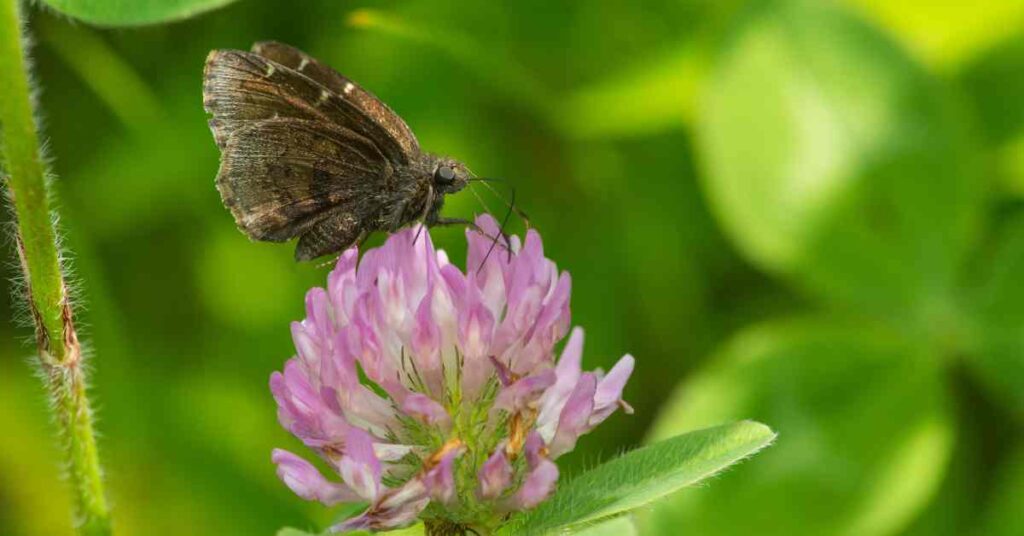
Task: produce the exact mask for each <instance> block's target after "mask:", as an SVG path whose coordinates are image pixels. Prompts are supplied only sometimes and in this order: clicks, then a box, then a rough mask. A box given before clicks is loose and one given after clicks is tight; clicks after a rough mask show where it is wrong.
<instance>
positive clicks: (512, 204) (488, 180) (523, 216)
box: [470, 177, 530, 227]
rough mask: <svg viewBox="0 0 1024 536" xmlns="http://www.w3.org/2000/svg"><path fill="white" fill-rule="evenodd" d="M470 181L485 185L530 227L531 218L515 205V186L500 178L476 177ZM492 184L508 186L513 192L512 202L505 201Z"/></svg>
mask: <svg viewBox="0 0 1024 536" xmlns="http://www.w3.org/2000/svg"><path fill="white" fill-rule="evenodd" d="M470 181H479V182H482V183H484V187H486V188H487V189H488V190H490V191H491V193H493V194H494V196H495V197H497V198H498V199H501V200H502V201H503V202H504V203H505V205H506V206H508V207H509V209H510V210H512V211H514V212H515V213H516V216H519V218H520V219H522V220H523V223H524V224H525V225H526V227H529V226H530V217H529V216H527V215H526V212H523V210H522V209H520V208H519V207H517V206H516V204H515V190H516V189H515V186H512V185H511V184H509V183H508V182H507V181H505V180H504V179H500V178H498V177H476V178H473V179H470ZM492 182H497V183H501V184H504V185H506V186H508V188H509V190H510V191H511V194H512V198H511V200H508V199H505V196H503V195H501V193H500V192H498V191H497V190H495V189H494V187H493V186H491V184H490V183H492Z"/></svg>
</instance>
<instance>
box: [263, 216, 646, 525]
mask: <svg viewBox="0 0 1024 536" xmlns="http://www.w3.org/2000/svg"><path fill="white" fill-rule="evenodd" d="M476 223H477V226H478V227H479V229H480V231H475V230H467V232H466V237H467V240H468V242H469V250H468V260H467V264H468V266H469V268H468V269H467V271H466V272H465V273H463V272H462V271H461V270H459V269H458V268H457V267H455V266H454V265H452V264H450V263H449V262H448V258H447V256H446V255H445V253H444V252H443V251H437V250H435V249H434V247H433V244H432V243H431V241H430V237H429V235H428V234H427V233H422V234H421V233H419V230H418V229H407V230H404V231H401V232H399V233H396V234H394V235H392V236H391V237H390V238H388V240H387V241H386V243H385V244H384V245H383V246H381V247H379V248H376V249H371V250H369V251H367V252H366V253H365V254H364V255H363V258H362V261H361V262H358V266H357V257H358V252H357V251H356V250H355V249H354V248H353V249H350V250H348V251H346V252H345V253H344V254H343V255H342V256H341V258H340V259H339V260H338V264H337V267H336V268H335V269H334V270H333V271H332V272H331V273H330V275H329V276H328V282H327V288H326V289H323V288H314V289H312V290H310V291H309V293H308V294H307V295H306V318H305V319H304V320H303V321H302V322H295V323H293V324H292V337H293V339H294V342H295V349H296V356H295V357H293V358H292V359H290V360H288V362H287V363H285V366H284V370H283V371H282V372H275V373H274V374H273V375H272V376H271V378H270V389H271V391H272V392H273V394H274V398H275V399H276V401H277V405H278V418H279V420H280V422H281V425H282V426H284V427H285V428H287V429H288V430H289V431H291V432H292V433H293V434H294V435H295V436H296V437H298V438H299V439H300V440H302V442H303V443H304V444H305V445H306V446H307V447H309V448H310V449H312V450H313V451H315V452H316V453H317V454H318V455H319V456H320V458H321V459H322V460H323V461H324V462H325V463H326V464H327V465H328V466H330V468H331V469H333V471H334V472H335V473H336V474H337V476H338V477H340V481H331V480H328V479H327V478H325V477H324V476H323V475H322V474H321V473H320V472H319V471H318V470H317V469H316V468H315V467H314V466H313V465H312V464H310V463H309V462H307V461H305V460H303V459H302V458H300V457H298V456H296V455H294V454H292V453H290V452H287V451H284V450H275V451H274V454H273V461H274V463H275V464H276V465H277V473H278V475H279V476H280V478H281V480H282V481H284V483H285V484H286V485H287V486H288V487H289V488H291V489H292V491H294V492H295V493H296V494H297V495H299V496H300V497H302V498H304V499H308V500H317V501H320V502H322V503H324V504H326V505H332V504H336V503H339V502H354V501H366V502H368V503H370V506H369V508H368V509H367V510H366V511H365V512H363V513H362V514H361V515H359V516H357V517H355V518H352V519H349V520H346V521H344V522H342V523H340V524H339V525H337V526H335V527H333V529H334V530H336V531H345V530H356V529H363V530H387V529H391V528H397V527H401V526H404V525H407V524H409V523H411V522H413V521H414V520H416V519H417V518H423V519H425V520H427V522H432V523H440V524H446V525H450V526H456V527H465V528H474V530H476V529H488V528H493V527H494V526H496V525H497V524H499V523H500V520H501V519H502V517H503V516H504V515H505V514H507V513H509V512H512V511H516V510H522V509H527V508H532V507H534V506H536V505H537V504H538V503H540V502H541V501H543V500H544V499H546V498H547V497H548V496H549V495H550V494H551V492H552V490H553V489H554V486H555V483H556V482H557V480H558V467H557V466H556V465H555V463H554V460H555V459H556V458H558V457H559V456H561V455H562V454H565V453H566V452H569V451H571V450H572V449H573V448H574V447H575V445H576V441H577V439H578V438H579V437H580V436H581V435H583V434H585V433H587V432H589V431H590V430H592V429H593V428H594V427H595V426H597V425H598V424H600V423H601V421H603V420H604V419H606V418H607V417H608V416H609V415H610V414H611V413H612V412H614V411H615V409H616V408H619V407H621V408H624V409H625V410H627V411H631V410H630V408H629V406H628V405H627V404H626V403H625V402H623V401H622V399H621V395H622V389H623V387H624V386H625V384H626V380H627V379H628V378H629V375H630V373H631V372H632V370H633V358H632V357H631V356H629V355H627V356H624V357H623V358H622V359H620V360H619V362H618V363H617V364H616V365H615V366H614V367H613V368H612V370H611V371H610V372H609V373H608V374H602V373H601V372H600V371H596V372H583V371H582V370H581V367H580V363H581V356H582V351H583V331H582V330H581V329H579V328H576V329H575V330H573V332H572V334H571V335H570V336H569V340H568V342H567V343H566V344H565V346H564V348H563V349H562V351H561V356H560V357H559V358H558V359H557V360H556V359H555V345H556V343H558V342H559V341H560V340H561V339H562V338H564V337H565V335H566V334H567V332H568V331H569V291H570V278H569V274H568V273H566V272H559V271H558V268H557V267H556V266H555V263H554V262H552V261H551V260H549V259H547V258H546V257H544V251H543V248H542V245H541V240H540V236H539V235H538V234H537V233H536V232H535V231H532V230H531V231H528V232H527V234H526V239H525V241H523V242H521V241H520V240H519V237H512V238H511V239H510V241H509V243H508V249H509V251H507V252H506V251H498V250H495V252H494V254H492V255H488V251H489V250H490V248H491V247H492V243H493V241H492V239H491V238H489V237H488V235H489V236H497V235H498V233H499V230H498V228H497V225H496V224H495V221H494V220H493V219H492V218H491V217H490V216H482V217H480V218H478V219H477V222H476ZM503 249H504V248H503Z"/></svg>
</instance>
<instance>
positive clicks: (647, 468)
mask: <svg viewBox="0 0 1024 536" xmlns="http://www.w3.org/2000/svg"><path fill="white" fill-rule="evenodd" d="M773 439H775V433H774V432H772V431H771V429H770V428H768V427H767V426H765V425H763V424H760V423H756V422H751V421H742V422H738V423H735V424H728V425H724V426H717V427H714V428H708V429H705V430H698V431H696V432H690V433H687V434H683V435H680V436H678V437H673V438H671V439H667V440H665V441H661V442H658V443H655V444H653V445H649V446H646V447H642V448H639V449H636V450H633V451H631V452H628V453H626V454H623V455H622V456H619V457H618V458H615V459H613V460H611V461H609V462H607V463H605V464H602V465H600V466H598V467H596V468H594V469H592V470H590V471H587V472H586V473H583V474H582V475H580V476H579V477H577V478H575V479H573V480H571V481H569V482H568V483H566V484H564V485H562V486H560V487H559V488H558V491H557V492H556V493H555V495H554V496H553V497H551V498H550V499H549V500H547V501H546V502H544V503H542V504H541V505H540V506H539V507H537V509H536V510H534V511H532V512H530V513H529V514H527V515H526V516H525V518H524V519H523V520H522V522H521V524H518V525H516V528H515V530H514V531H513V532H514V533H515V534H545V533H548V532H551V531H555V530H564V529H566V528H571V527H579V526H583V525H587V524H590V523H594V522H595V521H599V520H602V519H606V518H611V517H614V516H618V515H621V514H624V513H626V512H629V511H630V510H633V509H636V508H639V507H641V506H644V505H645V504H647V503H650V502H652V501H654V500H656V499H658V498H661V497H663V496H665V495H667V494H669V493H672V492H673V491H676V490H678V489H680V488H682V487H684V486H689V485H691V484H695V483H697V482H700V481H701V480H704V479H706V478H708V477H710V476H712V475H714V474H716V473H718V472H719V471H721V470H723V469H725V468H726V467H729V466H730V465H732V464H734V463H737V462H739V461H741V460H743V459H744V458H746V457H748V456H751V455H753V454H754V453H756V452H757V451H759V450H761V449H763V448H764V447H766V446H768V445H769V444H770V443H771V442H772V440H773Z"/></svg>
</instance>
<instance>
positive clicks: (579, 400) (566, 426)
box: [550, 372, 597, 459]
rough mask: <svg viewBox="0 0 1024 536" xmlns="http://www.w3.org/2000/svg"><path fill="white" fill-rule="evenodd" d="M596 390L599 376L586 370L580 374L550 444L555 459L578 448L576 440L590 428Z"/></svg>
mask: <svg viewBox="0 0 1024 536" xmlns="http://www.w3.org/2000/svg"><path fill="white" fill-rule="evenodd" d="M596 390H597V377H596V376H594V374H593V373H590V372H586V373H584V374H583V375H582V376H580V380H579V382H578V383H576V388H575V389H573V391H572V393H571V394H570V395H569V399H568V400H566V402H565V407H563V408H562V414H561V415H560V416H559V417H558V429H557V430H556V431H555V437H554V438H553V439H552V440H551V444H550V449H551V457H552V458H553V459H554V458H558V457H559V456H561V455H562V454H565V453H566V452H569V451H571V450H572V449H574V448H576V440H577V439H579V437H580V436H581V435H583V434H584V433H585V432H586V431H587V430H588V428H587V426H588V423H589V421H590V415H591V414H592V413H593V412H594V392H595V391H596Z"/></svg>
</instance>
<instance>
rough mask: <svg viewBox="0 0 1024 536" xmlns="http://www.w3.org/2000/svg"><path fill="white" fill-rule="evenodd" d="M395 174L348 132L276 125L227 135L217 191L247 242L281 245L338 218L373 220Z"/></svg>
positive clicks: (285, 121)
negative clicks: (340, 215)
mask: <svg viewBox="0 0 1024 536" xmlns="http://www.w3.org/2000/svg"><path fill="white" fill-rule="evenodd" d="M393 173H394V168H393V167H392V165H391V164H390V163H389V162H388V161H387V160H386V159H385V158H383V156H382V155H381V154H380V153H379V151H378V149H377V148H376V146H375V145H374V144H373V143H372V142H371V141H370V140H369V139H367V138H365V137H363V136H362V135H360V134H358V133H356V132H355V131H353V130H351V129H348V128H345V127H340V126H337V125H334V124H331V123H328V122H324V121H315V120H308V119H296V118H290V117H279V118H276V119H264V120H261V121H255V122H251V123H249V124H248V125H246V126H244V127H242V128H240V129H238V130H235V131H234V132H233V133H232V135H231V136H230V138H229V139H228V141H227V145H226V147H225V149H224V153H223V157H222V159H221V166H220V172H219V173H218V175H217V188H218V189H219V190H220V193H221V197H222V198H223V199H224V202H225V204H226V205H227V207H228V208H229V209H230V210H231V213H232V215H233V216H234V217H235V221H236V222H238V225H239V227H241V229H242V230H243V231H244V232H245V233H246V234H248V235H249V236H251V237H252V238H255V239H258V240H269V241H284V240H288V239H290V238H294V237H296V236H299V235H301V234H303V233H305V232H306V231H308V230H309V229H310V228H312V227H314V226H315V225H316V224H317V223H319V222H320V221H322V220H324V219H326V218H329V217H330V216H331V214H332V213H335V212H343V213H345V214H348V215H350V216H351V219H354V220H355V221H356V223H358V222H359V221H361V220H363V219H366V218H372V217H373V216H375V214H376V211H378V210H379V204H378V203H377V202H375V201H376V200H377V199H379V197H380V191H381V189H382V186H383V185H386V184H387V183H388V182H389V181H390V180H391V177H392V175H393ZM339 238H340V237H339ZM345 245H348V244H342V246H345Z"/></svg>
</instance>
